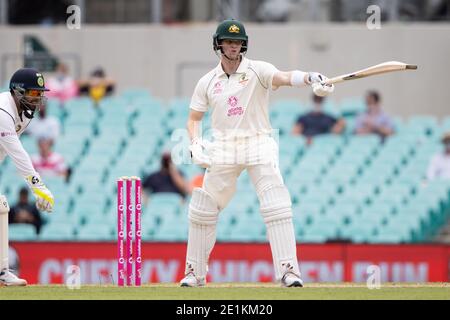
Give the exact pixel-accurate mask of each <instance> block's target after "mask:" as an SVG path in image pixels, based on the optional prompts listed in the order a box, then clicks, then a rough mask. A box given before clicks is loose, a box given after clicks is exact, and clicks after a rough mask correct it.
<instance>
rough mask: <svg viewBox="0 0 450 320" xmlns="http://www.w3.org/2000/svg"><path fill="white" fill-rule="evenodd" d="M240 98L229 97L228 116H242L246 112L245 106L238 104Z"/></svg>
mask: <svg viewBox="0 0 450 320" xmlns="http://www.w3.org/2000/svg"><path fill="white" fill-rule="evenodd" d="M238 102H239V100H238V98H237V97H235V96H231V97H229V98H228V106H229V108H228V112H227V116H229V117H232V116H240V115H242V114H243V113H244V108H243V107H239V106H238Z"/></svg>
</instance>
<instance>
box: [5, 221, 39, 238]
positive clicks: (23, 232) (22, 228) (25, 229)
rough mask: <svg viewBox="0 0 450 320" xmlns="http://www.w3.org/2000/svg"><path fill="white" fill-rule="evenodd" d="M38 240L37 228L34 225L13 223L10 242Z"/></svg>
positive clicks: (10, 230)
mask: <svg viewBox="0 0 450 320" xmlns="http://www.w3.org/2000/svg"><path fill="white" fill-rule="evenodd" d="M36 239H37V234H36V228H35V226H34V225H32V224H25V223H13V224H10V225H9V240H11V241H33V240H36Z"/></svg>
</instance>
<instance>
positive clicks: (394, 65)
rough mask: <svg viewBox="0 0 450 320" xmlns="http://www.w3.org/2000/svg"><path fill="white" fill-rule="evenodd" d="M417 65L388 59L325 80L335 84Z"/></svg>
mask: <svg viewBox="0 0 450 320" xmlns="http://www.w3.org/2000/svg"><path fill="white" fill-rule="evenodd" d="M416 69H417V65H414V64H406V63H403V62H399V61H388V62H383V63H380V64H377V65H375V66H371V67H368V68H366V69H362V70H359V71H355V72H352V73H348V74H344V75H340V76H337V77H334V78H330V79H328V80H326V81H325V83H326V84H334V83H340V82H343V81H347V80H355V79H361V78H365V77H370V76H374V75H377V74H382V73H388V72H394V71H402V70H416Z"/></svg>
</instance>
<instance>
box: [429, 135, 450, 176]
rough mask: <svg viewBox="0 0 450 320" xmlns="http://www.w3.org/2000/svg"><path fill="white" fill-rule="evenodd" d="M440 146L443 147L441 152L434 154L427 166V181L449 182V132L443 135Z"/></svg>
mask: <svg viewBox="0 0 450 320" xmlns="http://www.w3.org/2000/svg"><path fill="white" fill-rule="evenodd" d="M442 144H443V145H444V150H443V152H442V151H441V152H439V153H437V154H435V155H434V156H433V158H431V161H430V164H429V166H428V170H427V179H428V180H429V181H431V180H435V179H446V180H450V132H448V133H446V134H445V135H444V137H443V138H442Z"/></svg>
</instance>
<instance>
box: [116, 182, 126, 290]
mask: <svg viewBox="0 0 450 320" xmlns="http://www.w3.org/2000/svg"><path fill="white" fill-rule="evenodd" d="M123 208H124V207H123V180H122V179H119V180H117V284H118V285H119V286H123V285H124V279H125V260H124V256H123V253H124V252H123V241H124V233H123V230H124V229H123Z"/></svg>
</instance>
